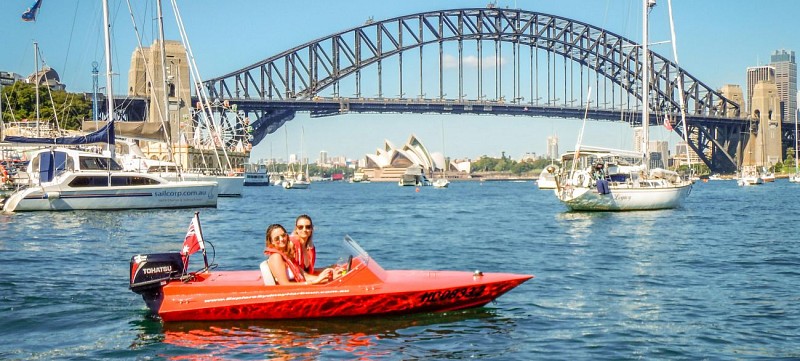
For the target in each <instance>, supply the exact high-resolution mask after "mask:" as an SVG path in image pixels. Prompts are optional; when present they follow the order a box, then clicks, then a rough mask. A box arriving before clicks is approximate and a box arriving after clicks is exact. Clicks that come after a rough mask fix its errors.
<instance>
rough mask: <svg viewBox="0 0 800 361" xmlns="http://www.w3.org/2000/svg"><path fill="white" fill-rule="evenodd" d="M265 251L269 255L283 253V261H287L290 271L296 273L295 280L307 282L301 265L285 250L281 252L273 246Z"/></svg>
mask: <svg viewBox="0 0 800 361" xmlns="http://www.w3.org/2000/svg"><path fill="white" fill-rule="evenodd" d="M264 253H266V254H267V257H269V256H271V255H272V254H273V253H277V254H279V255H281V258H283V262H284V263H286V267H287V268H288V269H289V270H290V271H292V274H293V275H294V280H295V282H305V281H306V276H305V275H304V274H303V270H302V269H301V268H300V266H298V265H297V263H295V262H294V260H293V259H290V258H289V256H287V255H286V254H285V253H283V252H281V251H279V250H277V249H275V248H272V247H269V248H267V250H266V251H264Z"/></svg>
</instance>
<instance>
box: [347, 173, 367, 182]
mask: <svg viewBox="0 0 800 361" xmlns="http://www.w3.org/2000/svg"><path fill="white" fill-rule="evenodd" d="M369 182H370V181H369V178H368V177H367V174H366V173H364V172H359V171H356V172H354V173H353V178H350V183H369Z"/></svg>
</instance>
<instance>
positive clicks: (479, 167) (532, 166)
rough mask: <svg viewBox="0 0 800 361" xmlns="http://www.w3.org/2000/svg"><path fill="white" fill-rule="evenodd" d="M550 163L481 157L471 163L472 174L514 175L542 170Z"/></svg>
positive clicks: (502, 157) (545, 160)
mask: <svg viewBox="0 0 800 361" xmlns="http://www.w3.org/2000/svg"><path fill="white" fill-rule="evenodd" d="M551 163H552V161H551V160H549V159H537V160H526V161H521V162H517V161H515V160H512V159H511V158H508V157H506V156H505V153H503V155H502V156H501V157H500V158H490V157H488V156H485V155H484V156H481V158H480V159H478V160H476V161H474V162H472V171H473V172H509V173H513V174H515V175H522V174H525V173H530V172H533V171H535V170H539V169H544V168H545V167H547V166H548V165H550V164H551Z"/></svg>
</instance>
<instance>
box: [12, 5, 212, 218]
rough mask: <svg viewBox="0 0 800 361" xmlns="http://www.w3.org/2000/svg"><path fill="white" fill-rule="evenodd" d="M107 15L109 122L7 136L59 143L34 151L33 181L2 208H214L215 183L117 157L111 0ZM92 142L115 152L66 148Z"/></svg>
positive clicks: (29, 141)
mask: <svg viewBox="0 0 800 361" xmlns="http://www.w3.org/2000/svg"><path fill="white" fill-rule="evenodd" d="M103 20H104V23H105V26H104V28H105V56H106V92H107V98H108V101H107V106H108V110H107V114H108V118H109V121H108V123H107V124H106V125H105V126H103V128H101V129H100V130H98V131H97V132H94V133H91V134H88V135H84V136H76V137H59V138H34V137H6V139H5V140H6V141H7V142H9V143H22V144H51V145H59V147H52V148H50V149H42V150H39V151H37V152H35V153H33V154H32V156H31V159H32V160H31V162H30V163H29V164H28V166H27V173H28V177H29V179H30V183H29V185H28V186H27V187H25V188H23V189H20V190H19V191H17V192H15V193H13V194H11V195H10V196H9V197H8V199H6V201H5V203H4V204H3V211H4V212H19V211H67V210H90V209H102V210H110V209H152V208H183V207H215V206H216V205H217V197H218V193H217V183H216V182H199V181H197V182H190V181H181V182H170V181H167V180H166V179H164V178H161V177H158V176H155V175H152V174H148V173H143V172H125V171H123V169H122V167H121V166H120V165H119V164H118V163H117V162H116V160H115V155H114V153H115V150H114V149H115V143H116V139H115V133H114V127H115V120H114V92H113V88H112V85H113V82H112V79H111V75H112V68H111V63H112V62H111V55H112V53H111V38H110V34H109V14H108V1H107V0H106V1H103ZM92 143H106V144H107V145H108V148H109V150H110V152H109V153H110V155H105V154H104V155H100V154H95V153H89V152H84V151H78V150H74V149H68V148H65V147H63V146H69V145H81V144H92Z"/></svg>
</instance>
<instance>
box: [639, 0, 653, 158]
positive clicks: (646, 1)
mask: <svg viewBox="0 0 800 361" xmlns="http://www.w3.org/2000/svg"><path fill="white" fill-rule="evenodd" d="M655 5H656V1H655V0H642V93H643V94H642V143H643V144H642V151H644V158H643V161H644V164H645V166H648V165H649V163H650V160H649V158H650V157H649V156H650V154H649V150H648V147H649V146H650V134H649V131H650V129H649V127H650V54H649V49H648V45H647V43H648V41H649V39H648V32H649V31H648V28H649V23H648V17H649V15H650V8H651V7H653V6H655Z"/></svg>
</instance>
